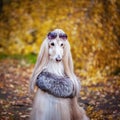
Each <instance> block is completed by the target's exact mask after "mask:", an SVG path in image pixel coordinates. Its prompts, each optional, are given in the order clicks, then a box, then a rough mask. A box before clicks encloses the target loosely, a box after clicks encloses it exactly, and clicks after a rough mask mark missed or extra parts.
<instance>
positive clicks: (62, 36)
mask: <svg viewBox="0 0 120 120" xmlns="http://www.w3.org/2000/svg"><path fill="white" fill-rule="evenodd" d="M59 37H60V38H61V39H67V35H66V34H60V35H59Z"/></svg>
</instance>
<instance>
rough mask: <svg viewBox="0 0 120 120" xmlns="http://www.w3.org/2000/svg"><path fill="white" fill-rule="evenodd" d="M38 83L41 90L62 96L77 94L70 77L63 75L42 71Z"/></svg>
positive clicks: (67, 96) (70, 96) (68, 96)
mask: <svg viewBox="0 0 120 120" xmlns="http://www.w3.org/2000/svg"><path fill="white" fill-rule="evenodd" d="M36 85H37V86H38V88H40V89H41V90H43V91H45V92H47V93H49V94H52V95H53V96H55V97H60V98H72V97H74V96H75V91H74V85H73V82H72V81H71V80H70V78H69V77H67V76H65V77H61V76H57V75H55V74H52V73H49V72H41V73H40V74H39V75H38V77H37V82H36Z"/></svg>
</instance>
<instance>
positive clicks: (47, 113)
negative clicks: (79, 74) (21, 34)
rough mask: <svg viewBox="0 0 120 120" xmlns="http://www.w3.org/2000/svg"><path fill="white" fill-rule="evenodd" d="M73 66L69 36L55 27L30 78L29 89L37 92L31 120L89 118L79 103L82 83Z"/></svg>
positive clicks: (44, 42)
mask: <svg viewBox="0 0 120 120" xmlns="http://www.w3.org/2000/svg"><path fill="white" fill-rule="evenodd" d="M73 69H74V68H73V61H72V55H71V52H70V45H69V42H68V40H67V35H66V34H65V32H64V31H63V30H61V29H55V30H53V31H52V32H50V33H49V34H48V35H47V36H46V38H45V40H44V41H43V43H42V45H41V49H40V52H39V55H38V59H37V62H36V65H35V68H34V71H33V74H32V77H31V81H30V90H31V92H34V91H35V86H37V89H36V90H37V91H36V95H35V99H34V104H33V108H32V112H31V116H30V120H89V119H88V117H87V116H86V114H85V111H84V110H83V108H81V107H79V105H78V103H77V97H78V95H79V91H80V84H79V82H78V80H77V78H76V76H75V74H74V70H73Z"/></svg>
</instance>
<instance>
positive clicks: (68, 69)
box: [63, 41, 80, 94]
mask: <svg viewBox="0 0 120 120" xmlns="http://www.w3.org/2000/svg"><path fill="white" fill-rule="evenodd" d="M63 63H64V69H65V74H66V75H67V76H68V77H69V78H70V79H71V80H72V81H73V83H74V85H75V89H76V94H78V93H79V90H80V85H79V83H78V80H77V77H76V75H75V74H74V66H73V59H72V54H71V51H70V44H69V42H68V41H66V44H65V47H64V58H63Z"/></svg>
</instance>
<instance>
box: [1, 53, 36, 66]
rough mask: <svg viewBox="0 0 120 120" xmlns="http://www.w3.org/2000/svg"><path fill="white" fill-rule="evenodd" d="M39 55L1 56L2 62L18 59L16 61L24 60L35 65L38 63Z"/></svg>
mask: <svg viewBox="0 0 120 120" xmlns="http://www.w3.org/2000/svg"><path fill="white" fill-rule="evenodd" d="M36 58H37V55H36V54H27V55H22V54H14V55H7V54H3V53H2V54H0V60H2V59H16V60H22V59H24V60H25V61H26V62H28V63H30V64H34V63H35V62H36Z"/></svg>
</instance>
